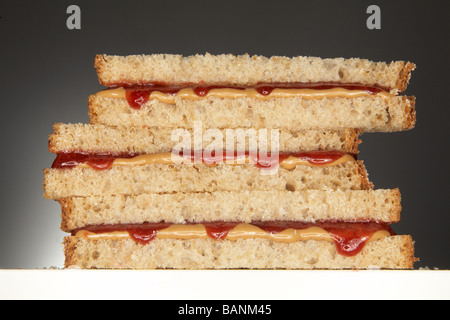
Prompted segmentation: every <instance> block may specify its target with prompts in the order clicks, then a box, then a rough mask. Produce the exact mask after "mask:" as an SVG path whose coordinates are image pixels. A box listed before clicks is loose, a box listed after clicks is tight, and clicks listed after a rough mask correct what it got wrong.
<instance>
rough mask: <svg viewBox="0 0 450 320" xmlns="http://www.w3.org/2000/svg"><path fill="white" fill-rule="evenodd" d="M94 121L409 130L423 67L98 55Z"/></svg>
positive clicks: (91, 110)
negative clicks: (414, 79) (413, 88)
mask: <svg viewBox="0 0 450 320" xmlns="http://www.w3.org/2000/svg"><path fill="white" fill-rule="evenodd" d="M95 67H96V68H97V73H98V77H99V80H100V83H102V84H104V85H106V86H108V87H109V88H108V89H106V90H103V91H100V92H98V93H96V94H94V95H92V96H91V97H90V98H89V114H90V122H91V123H100V124H106V125H112V126H120V125H123V126H138V127H142V126H148V127H161V128H192V126H193V124H194V122H195V121H201V122H202V124H203V125H204V126H205V127H206V128H241V127H242V128H255V129H259V128H278V129H283V130H288V131H296V130H299V129H316V130H338V129H342V128H355V129H361V130H364V131H366V132H374V131H379V132H391V131H403V130H409V129H411V128H413V127H414V125H415V121H416V120H415V98H414V97H408V96H401V95H399V93H401V92H403V91H404V90H405V89H406V87H407V84H408V81H409V79H410V76H411V71H412V70H414V68H415V65H414V64H413V63H410V62H403V61H397V62H392V63H390V64H386V63H383V62H371V61H367V60H362V59H342V58H337V59H320V58H314V57H294V58H287V57H271V58H265V57H261V56H249V55H242V56H233V55H218V56H214V55H209V54H206V55H195V56H190V57H182V56H179V55H143V56H127V57H119V56H108V55H98V56H97V57H96V60H95Z"/></svg>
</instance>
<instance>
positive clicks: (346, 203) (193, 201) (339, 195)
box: [60, 189, 416, 269]
mask: <svg viewBox="0 0 450 320" xmlns="http://www.w3.org/2000/svg"><path fill="white" fill-rule="evenodd" d="M60 202H61V207H62V217H63V224H62V228H63V230H65V231H67V232H70V233H71V235H70V236H68V237H66V238H65V240H64V245H65V254H66V261H65V265H66V267H71V266H74V267H80V268H87V269H90V268H94V269H103V268H107V269H110V268H113V269H239V268H246V269H365V268H372V267H377V268H382V269H409V268H412V267H413V264H414V262H415V260H416V259H415V258H414V247H413V242H412V239H411V237H410V236H399V235H396V234H395V233H394V231H393V230H392V229H391V227H390V225H391V224H392V223H396V222H398V221H399V220H400V210H401V206H400V193H399V191H398V190H397V189H394V190H375V191H373V190H366V191H363V190H359V191H351V190H347V191H340V192H335V191H308V192H289V191H282V192H276V191H264V192H258V191H249V192H245V193H232V192H217V193H211V194H208V193H203V194H202V193H201V194H195V195H187V194H164V195H158V194H145V195H140V196H110V197H81V198H78V197H77V198H68V199H64V200H61V201H60ZM374 208H375V209H374Z"/></svg>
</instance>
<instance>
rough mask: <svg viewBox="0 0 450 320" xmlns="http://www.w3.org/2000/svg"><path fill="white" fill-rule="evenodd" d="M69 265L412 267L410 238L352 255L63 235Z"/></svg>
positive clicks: (251, 242)
mask: <svg viewBox="0 0 450 320" xmlns="http://www.w3.org/2000/svg"><path fill="white" fill-rule="evenodd" d="M64 250H65V256H66V260H65V267H66V268H69V267H79V268H83V269H242V268H245V269H368V268H375V267H378V268H381V269H412V268H413V266H414V262H415V261H416V260H417V259H416V258H415V257H414V244H413V241H412V239H411V237H410V236H391V237H386V238H383V239H380V240H377V241H373V242H369V243H367V244H366V245H365V246H364V248H363V249H362V251H361V252H360V253H359V254H357V255H355V256H352V257H346V256H343V255H340V254H338V253H337V250H336V247H335V245H334V244H333V243H332V242H328V241H317V240H306V241H298V242H294V243H289V244H287V243H279V242H274V241H270V240H267V239H245V240H244V239H242V240H237V241H233V242H232V241H225V240H223V241H222V240H213V239H192V240H177V239H160V240H159V239H157V240H153V241H151V242H150V243H149V244H148V245H141V244H138V243H136V242H134V241H133V240H131V239H123V240H106V239H103V240H85V239H83V238H77V237H66V238H65V239H64Z"/></svg>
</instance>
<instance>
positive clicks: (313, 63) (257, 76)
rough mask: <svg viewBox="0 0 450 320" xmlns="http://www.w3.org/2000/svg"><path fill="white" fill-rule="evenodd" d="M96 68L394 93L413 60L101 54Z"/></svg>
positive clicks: (181, 78) (149, 76) (188, 80)
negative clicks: (358, 87)
mask: <svg viewBox="0 0 450 320" xmlns="http://www.w3.org/2000/svg"><path fill="white" fill-rule="evenodd" d="M95 68H96V69H97V75H98V78H99V81H100V83H101V84H103V85H105V86H118V85H144V84H152V83H164V84H197V83H203V84H209V85H218V84H227V85H241V86H254V85H257V84H259V83H291V82H297V83H317V82H333V83H355V84H356V83H357V84H362V85H367V86H376V87H380V88H383V89H385V90H386V91H394V92H396V93H398V92H403V91H405V90H406V87H407V85H408V82H409V79H410V77H411V71H413V70H414V69H415V65H414V63H411V62H405V61H395V62H391V63H385V62H373V61H369V60H366V59H357V58H352V59H344V58H334V59H322V58H318V57H302V56H299V57H281V56H273V57H270V58H267V57H263V56H257V55H254V56H250V55H248V54H245V55H238V56H236V55H231V54H222V55H211V54H208V53H206V54H205V55H198V54H197V55H193V56H188V57H184V56H181V55H173V54H151V55H131V56H114V55H105V54H103V55H97V56H96V58H95Z"/></svg>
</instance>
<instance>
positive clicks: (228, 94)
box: [96, 87, 393, 104]
mask: <svg viewBox="0 0 450 320" xmlns="http://www.w3.org/2000/svg"><path fill="white" fill-rule="evenodd" d="M96 95H97V96H100V97H104V98H116V99H125V98H126V89H125V88H123V87H119V88H112V89H106V90H102V91H100V92H97V93H96ZM373 95H374V94H372V93H370V92H367V91H365V90H348V89H345V88H339V87H337V88H331V89H320V90H317V89H307V88H302V89H293V88H275V89H273V90H272V92H271V93H270V94H267V95H263V94H260V93H259V92H258V91H257V90H256V89H254V88H247V89H235V88H215V89H211V90H209V91H208V93H207V94H206V95H204V96H200V95H198V94H196V93H195V92H194V90H193V89H192V88H183V89H181V90H179V91H178V92H177V93H174V94H167V93H163V92H160V91H157V90H155V91H152V92H151V94H150V96H149V99H157V100H159V101H160V102H163V103H167V104H175V100H176V97H179V98H182V99H188V100H200V99H203V98H205V97H216V98H222V99H237V98H255V99H259V100H269V99H272V98H295V97H301V98H303V99H323V98H358V97H363V96H373ZM375 96H380V97H383V98H385V99H386V98H389V97H392V96H393V95H392V94H391V93H389V92H386V91H381V92H379V93H377V94H375Z"/></svg>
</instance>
